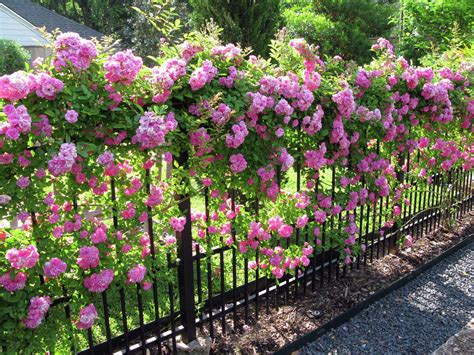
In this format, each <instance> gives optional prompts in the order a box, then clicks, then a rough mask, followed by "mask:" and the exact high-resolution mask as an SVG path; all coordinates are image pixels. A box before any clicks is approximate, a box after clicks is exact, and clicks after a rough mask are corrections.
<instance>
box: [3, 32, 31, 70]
mask: <svg viewBox="0 0 474 355" xmlns="http://www.w3.org/2000/svg"><path fill="white" fill-rule="evenodd" d="M0 53H2V55H0V76H1V75H4V74H11V73H13V72H14V71H17V70H21V69H25V63H26V62H28V61H29V60H30V57H31V56H30V53H29V52H28V51H27V50H26V49H24V48H23V47H22V46H21V45H20V44H19V43H18V42H15V41H10V40H7V39H0Z"/></svg>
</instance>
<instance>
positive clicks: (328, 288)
mask: <svg viewBox="0 0 474 355" xmlns="http://www.w3.org/2000/svg"><path fill="white" fill-rule="evenodd" d="M473 217H474V212H470V213H468V214H467V215H465V216H464V217H463V218H462V219H460V220H458V225H457V227H456V228H455V230H453V231H448V230H445V229H440V230H436V231H434V232H432V233H430V234H427V235H426V236H424V237H422V238H420V239H418V240H416V241H415V242H414V244H413V247H412V248H411V250H402V251H401V252H400V253H398V254H397V255H394V254H389V255H387V256H385V257H383V258H381V259H379V260H375V261H374V262H373V263H371V264H368V265H367V266H365V267H361V269H360V270H357V269H356V268H354V269H353V270H351V271H350V272H348V273H347V275H346V276H345V277H344V278H340V279H339V280H338V281H335V280H334V281H333V282H332V283H330V284H329V285H325V287H323V288H320V287H319V285H318V286H317V288H316V290H315V291H314V292H312V291H311V287H308V288H307V292H306V294H305V295H304V294H303V293H300V295H299V296H298V299H297V301H296V302H291V304H284V300H283V298H279V299H278V301H279V306H278V307H272V308H271V309H270V312H269V313H268V314H267V313H265V312H260V314H261V316H260V318H259V319H258V321H256V320H255V318H253V317H251V318H250V322H249V324H248V325H244V326H241V327H238V331H237V332H235V333H233V334H228V335H227V336H222V335H220V336H219V337H217V338H216V339H215V340H214V342H213V344H212V350H211V351H212V352H214V353H232V352H235V353H238V352H244V353H267V352H273V351H276V350H278V349H279V348H281V347H282V346H284V345H285V344H288V343H290V342H292V341H295V340H296V339H297V338H299V337H301V336H302V335H304V334H306V333H308V332H310V331H313V330H314V329H316V328H318V327H320V326H322V325H323V324H325V323H327V322H328V321H330V320H331V319H333V318H335V317H337V316H339V315H340V314H342V313H344V312H346V311H347V310H349V309H350V308H352V307H354V306H355V305H356V304H358V303H360V302H362V301H363V300H365V299H366V298H367V297H369V296H370V295H372V294H374V293H376V292H377V291H380V290H382V289H383V288H385V287H387V286H388V285H389V284H391V283H392V282H394V281H395V280H397V279H399V278H401V277H403V276H404V275H406V274H408V273H410V272H412V271H413V270H415V269H416V268H418V267H419V266H420V265H422V264H424V263H426V262H427V261H428V260H430V259H432V258H434V257H435V256H437V255H439V254H441V253H443V252H444V251H445V250H447V249H449V248H450V247H451V246H453V245H455V244H457V243H459V242H461V241H462V240H463V239H465V238H466V237H467V236H469V235H470V234H472V233H473V232H474V223H473V222H474V218H473ZM292 297H293V295H292ZM250 313H251V314H253V312H250ZM230 323H231V322H230V319H229V325H231V324H230ZM229 328H230V327H229Z"/></svg>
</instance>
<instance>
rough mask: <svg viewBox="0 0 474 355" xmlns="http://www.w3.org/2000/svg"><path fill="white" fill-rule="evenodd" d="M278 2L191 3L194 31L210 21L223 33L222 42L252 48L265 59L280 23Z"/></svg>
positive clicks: (209, 0)
mask: <svg viewBox="0 0 474 355" xmlns="http://www.w3.org/2000/svg"><path fill="white" fill-rule="evenodd" d="M279 3H280V1H279V0H191V1H190V4H191V6H192V9H193V12H192V21H193V24H194V26H195V27H196V28H198V29H199V28H200V27H201V26H203V25H204V24H205V23H206V21H209V20H210V19H211V18H212V19H213V20H214V22H215V23H216V24H217V25H218V26H219V27H221V28H222V29H223V32H222V39H223V40H224V41H225V42H233V43H240V44H241V45H242V46H243V47H252V49H253V51H254V53H255V54H261V55H264V54H265V53H266V52H267V50H268V44H269V43H270V40H271V39H272V38H273V35H274V34H275V31H276V29H277V27H278V25H279V20H280V6H279Z"/></svg>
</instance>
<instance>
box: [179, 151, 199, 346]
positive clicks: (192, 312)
mask: <svg viewBox="0 0 474 355" xmlns="http://www.w3.org/2000/svg"><path fill="white" fill-rule="evenodd" d="M176 161H177V163H178V164H179V166H181V167H184V168H186V167H187V165H188V152H187V151H183V152H181V153H180V155H179V157H178V158H177V160H176ZM183 183H184V184H187V183H189V181H183ZM176 198H177V199H178V200H179V204H178V207H179V210H180V212H181V214H182V215H183V216H185V217H186V225H185V226H184V229H183V231H182V232H176V239H177V242H178V259H179V263H178V286H179V306H180V307H179V308H180V313H181V324H182V325H183V327H184V332H183V335H182V340H183V342H185V343H189V342H191V341H193V340H194V339H196V309H195V305H194V275H193V240H192V229H191V200H190V197H189V195H188V194H184V195H178V196H176Z"/></svg>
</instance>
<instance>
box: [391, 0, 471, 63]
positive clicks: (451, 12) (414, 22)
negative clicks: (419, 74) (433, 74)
mask: <svg viewBox="0 0 474 355" xmlns="http://www.w3.org/2000/svg"><path fill="white" fill-rule="evenodd" d="M393 20H394V21H398V22H399V24H398V35H399V40H400V52H401V54H403V55H404V56H405V58H407V59H410V60H413V61H414V62H415V63H418V61H419V60H420V58H421V57H422V56H424V55H425V54H426V53H427V52H428V51H430V50H431V49H433V48H434V49H437V50H439V51H446V50H448V49H449V48H450V47H451V44H452V40H453V39H454V38H457V40H458V42H459V43H460V44H462V45H467V44H469V43H472V40H473V33H474V32H473V31H474V2H472V0H403V1H402V2H401V7H400V12H399V14H398V15H397V18H394V19H393ZM453 28H455V29H456V31H453Z"/></svg>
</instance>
